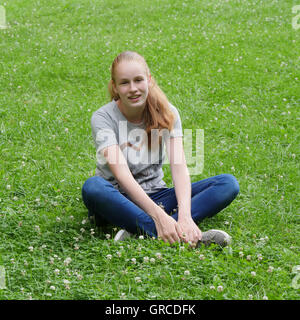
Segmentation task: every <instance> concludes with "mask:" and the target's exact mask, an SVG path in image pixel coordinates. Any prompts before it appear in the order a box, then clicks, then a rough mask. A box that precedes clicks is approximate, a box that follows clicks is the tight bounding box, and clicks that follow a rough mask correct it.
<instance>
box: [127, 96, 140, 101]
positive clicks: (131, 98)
mask: <svg viewBox="0 0 300 320" xmlns="http://www.w3.org/2000/svg"><path fill="white" fill-rule="evenodd" d="M140 97H141V96H140V95H139V96H132V97H129V98H128V99H129V100H131V101H132V102H137V101H138V100H139V99H140Z"/></svg>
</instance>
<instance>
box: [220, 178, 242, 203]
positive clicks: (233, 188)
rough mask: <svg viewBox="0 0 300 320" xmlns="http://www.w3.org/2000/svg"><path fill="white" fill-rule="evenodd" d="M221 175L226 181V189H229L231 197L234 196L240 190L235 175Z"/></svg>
mask: <svg viewBox="0 0 300 320" xmlns="http://www.w3.org/2000/svg"><path fill="white" fill-rule="evenodd" d="M222 176H223V178H224V179H225V181H226V185H227V186H228V189H229V190H230V192H231V194H232V197H233V198H235V197H236V196H237V195H238V194H239V192H240V185H239V183H238V181H237V179H236V177H235V176H233V175H232V174H223V175H222Z"/></svg>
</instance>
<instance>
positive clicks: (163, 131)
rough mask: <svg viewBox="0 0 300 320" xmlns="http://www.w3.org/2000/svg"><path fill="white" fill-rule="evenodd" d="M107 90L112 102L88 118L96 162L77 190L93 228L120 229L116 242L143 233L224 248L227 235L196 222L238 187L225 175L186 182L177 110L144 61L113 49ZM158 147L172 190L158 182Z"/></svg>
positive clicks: (160, 173) (219, 206)
mask: <svg viewBox="0 0 300 320" xmlns="http://www.w3.org/2000/svg"><path fill="white" fill-rule="evenodd" d="M108 89H109V92H110V96H111V102H109V103H108V104H106V105H105V106H103V107H101V108H100V109H98V110H97V111H95V112H94V114H93V116H92V119H91V125H92V134H93V138H94V142H95V146H96V149H97V167H96V174H95V176H94V177H91V178H89V179H88V180H87V181H86V182H85V183H84V185H83V187H82V197H83V201H84V204H85V205H86V207H87V208H88V211H89V216H94V217H95V220H96V223H97V224H98V225H101V224H104V223H111V224H113V225H116V226H118V227H120V228H122V229H121V230H120V231H119V232H118V233H117V235H116V237H115V240H124V239H125V238H126V237H128V236H131V234H139V233H144V234H146V235H149V236H150V237H160V238H161V239H162V240H163V241H165V242H169V243H170V244H173V243H175V242H180V241H184V242H189V243H190V244H192V245H197V244H200V243H204V244H209V243H211V242H215V243H218V244H220V245H222V246H224V245H227V244H228V243H229V241H230V239H231V237H230V236H229V235H228V234H227V233H225V232H224V231H221V230H209V231H206V232H203V233H202V232H201V231H200V229H199V228H198V226H197V224H198V223H199V222H200V221H201V220H203V219H204V218H206V217H211V216H213V215H215V214H216V213H218V212H219V211H221V210H222V209H224V208H225V207H226V206H228V205H229V204H230V203H231V202H232V201H233V199H234V198H235V197H236V196H237V194H238V192H239V184H238V182H237V180H236V179H235V177H233V176H232V175H229V174H222V175H218V176H215V177H211V178H208V179H204V180H201V181H198V182H194V183H191V181H190V176H189V172H188V169H187V165H186V161H185V155H184V151H183V144H182V127H181V120H180V116H179V113H178V111H177V109H176V108H175V107H174V106H173V105H171V104H170V103H169V101H168V99H167V98H166V96H165V94H164V93H163V92H162V91H161V89H160V88H159V87H158V85H157V84H156V82H155V80H154V79H153V77H152V76H151V74H150V71H149V68H148V65H147V63H146V61H145V59H144V58H143V57H142V56H141V55H139V54H138V53H136V52H131V51H126V52H122V53H121V54H119V55H118V56H117V57H116V58H115V60H114V61H113V64H112V67H111V80H110V82H109V85H108ZM164 145H165V146H166V150H167V155H168V159H169V163H170V168H171V173H172V180H173V183H174V188H167V187H166V184H165V182H164V181H163V180H162V178H163V171H162V164H163V160H164V151H163V146H164Z"/></svg>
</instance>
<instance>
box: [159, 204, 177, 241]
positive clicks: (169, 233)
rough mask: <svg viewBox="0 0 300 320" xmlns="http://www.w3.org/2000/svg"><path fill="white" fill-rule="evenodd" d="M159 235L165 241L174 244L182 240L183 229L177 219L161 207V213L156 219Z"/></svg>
mask: <svg viewBox="0 0 300 320" xmlns="http://www.w3.org/2000/svg"><path fill="white" fill-rule="evenodd" d="M154 222H155V226H156V231H157V236H158V237H159V238H161V239H162V240H163V241H164V242H169V243H170V244H173V243H175V242H180V234H181V233H182V231H181V229H180V228H179V226H178V223H177V221H176V220H175V219H173V218H172V217H170V216H169V215H168V214H167V213H166V212H165V211H163V210H162V209H161V212H160V214H159V215H158V217H157V218H155V219H154Z"/></svg>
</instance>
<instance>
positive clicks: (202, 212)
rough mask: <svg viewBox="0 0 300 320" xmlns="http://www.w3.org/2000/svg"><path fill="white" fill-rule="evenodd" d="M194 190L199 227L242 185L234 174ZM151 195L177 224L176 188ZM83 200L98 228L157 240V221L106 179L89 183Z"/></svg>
mask: <svg viewBox="0 0 300 320" xmlns="http://www.w3.org/2000/svg"><path fill="white" fill-rule="evenodd" d="M191 187H192V188H191V189H192V194H191V215H192V218H193V220H194V221H195V223H198V222H200V221H202V220H203V219H204V218H207V217H212V216H213V215H215V214H216V213H218V212H220V211H221V210H222V209H224V208H225V207H227V206H228V205H229V204H230V203H231V202H232V201H233V200H234V198H235V197H236V196H237V194H238V193H239V184H238V182H237V180H236V178H235V177H234V176H232V175H230V174H221V175H218V176H215V177H211V178H207V179H204V180H201V181H198V182H194V183H192V184H191ZM148 195H149V197H150V198H151V199H152V200H153V201H154V202H155V203H157V204H161V205H162V206H163V207H164V210H165V211H166V212H167V213H168V214H170V215H171V216H172V217H173V218H174V219H175V220H176V221H177V219H178V212H177V199H176V195H175V190H174V188H167V189H160V190H159V191H158V192H155V193H152V194H148ZM82 198H83V202H84V204H85V206H86V207H87V209H88V211H89V216H94V217H95V220H96V224H97V225H101V224H107V223H110V224H112V225H115V226H118V227H120V228H122V229H126V230H127V231H129V232H131V233H145V234H147V235H149V236H150V237H157V232H156V227H155V223H154V221H153V219H152V218H151V217H150V216H149V215H148V214H147V213H146V212H144V211H143V210H142V209H141V208H139V207H138V206H137V205H136V204H135V203H133V202H132V201H131V200H130V198H129V197H128V196H127V195H125V194H123V193H120V192H119V191H118V190H117V189H115V188H114V187H113V185H112V184H111V183H110V182H108V181H106V180H105V179H103V178H101V177H98V176H94V177H91V178H89V179H87V180H86V181H85V183H84V185H83V187H82Z"/></svg>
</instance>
